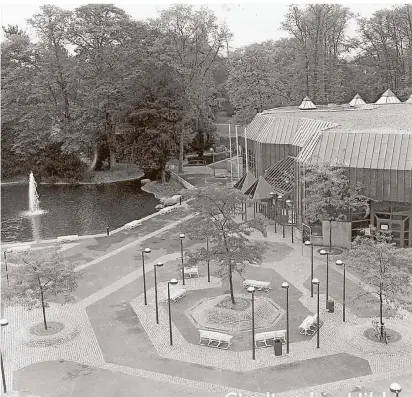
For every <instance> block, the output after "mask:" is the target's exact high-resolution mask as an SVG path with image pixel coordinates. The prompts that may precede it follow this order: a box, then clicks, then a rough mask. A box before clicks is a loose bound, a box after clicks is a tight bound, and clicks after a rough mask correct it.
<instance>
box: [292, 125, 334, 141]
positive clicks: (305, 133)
mask: <svg viewBox="0 0 412 397" xmlns="http://www.w3.org/2000/svg"><path fill="white" fill-rule="evenodd" d="M336 125H337V124H336V123H332V122H330V121H326V120H313V119H308V118H303V119H302V122H301V124H300V126H299V129H298V131H297V133H296V134H295V136H294V138H293V140H292V145H294V146H299V147H304V146H305V144H306V142H308V141H309V140H310V139H311V137H312V136H313V135H314V134H315V133H316V132H317V131H321V130H323V129H325V128H330V127H334V126H336Z"/></svg>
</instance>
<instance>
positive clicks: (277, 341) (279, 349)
mask: <svg viewBox="0 0 412 397" xmlns="http://www.w3.org/2000/svg"><path fill="white" fill-rule="evenodd" d="M273 348H274V350H275V356H281V355H282V342H281V341H280V339H275V343H274V344H273Z"/></svg>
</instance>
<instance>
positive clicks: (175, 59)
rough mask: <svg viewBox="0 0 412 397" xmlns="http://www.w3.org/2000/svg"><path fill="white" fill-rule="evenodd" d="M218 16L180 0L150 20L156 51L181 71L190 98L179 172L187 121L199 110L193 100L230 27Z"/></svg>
mask: <svg viewBox="0 0 412 397" xmlns="http://www.w3.org/2000/svg"><path fill="white" fill-rule="evenodd" d="M216 20H217V18H216V16H215V15H214V13H213V12H212V11H210V10H209V9H207V8H205V7H201V8H200V9H199V10H196V11H194V10H193V7H192V6H190V5H183V4H179V5H173V6H171V7H169V8H168V9H166V10H163V11H162V12H161V14H160V17H159V18H157V19H156V20H153V21H152V23H151V25H152V28H153V30H154V35H155V37H156V40H155V46H153V52H154V53H155V54H157V55H159V56H160V61H161V62H162V63H163V62H166V63H167V64H168V65H169V66H170V67H172V68H173V69H174V70H175V71H176V72H177V73H178V76H179V82H180V84H181V87H182V89H183V91H184V93H185V97H186V99H187V102H186V108H185V113H186V115H187V116H186V119H187V121H186V122H185V123H183V124H182V129H181V132H180V134H179V135H180V136H179V172H182V171H183V155H184V146H185V139H186V135H187V132H186V131H187V125H188V124H189V123H190V120H191V118H192V117H193V113H195V114H196V109H193V108H192V103H195V102H196V101H197V99H198V97H199V95H198V91H199V89H204V87H205V86H206V85H205V84H204V82H205V78H206V77H207V75H208V74H210V73H211V71H212V70H211V67H212V65H213V64H214V63H215V62H216V59H217V56H218V54H219V51H220V50H221V49H222V48H223V45H224V42H225V39H226V38H227V37H228V35H229V32H228V30H227V28H226V27H225V26H224V25H221V26H219V24H218V23H217V21H216ZM206 106H207V104H206Z"/></svg>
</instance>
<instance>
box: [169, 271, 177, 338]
mask: <svg viewBox="0 0 412 397" xmlns="http://www.w3.org/2000/svg"><path fill="white" fill-rule="evenodd" d="M176 284H177V280H176V279H175V278H172V279H171V280H170V281H168V282H167V301H168V303H169V331H170V346H173V335H172V310H171V309H170V286H171V285H176Z"/></svg>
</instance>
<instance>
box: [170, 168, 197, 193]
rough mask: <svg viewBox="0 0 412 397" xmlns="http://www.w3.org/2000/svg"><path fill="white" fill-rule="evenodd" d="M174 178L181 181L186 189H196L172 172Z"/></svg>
mask: <svg viewBox="0 0 412 397" xmlns="http://www.w3.org/2000/svg"><path fill="white" fill-rule="evenodd" d="M172 178H174V179H176V180H177V181H179V182H180V183H181V184H182V185H183V187H184V188H186V189H189V190H190V189H195V187H194V186H193V185H192V184H191V183H189V182H188V181H186V180H184V179H183V178H182V177H180V176H179V175H177V174H175V173H174V172H172Z"/></svg>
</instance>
